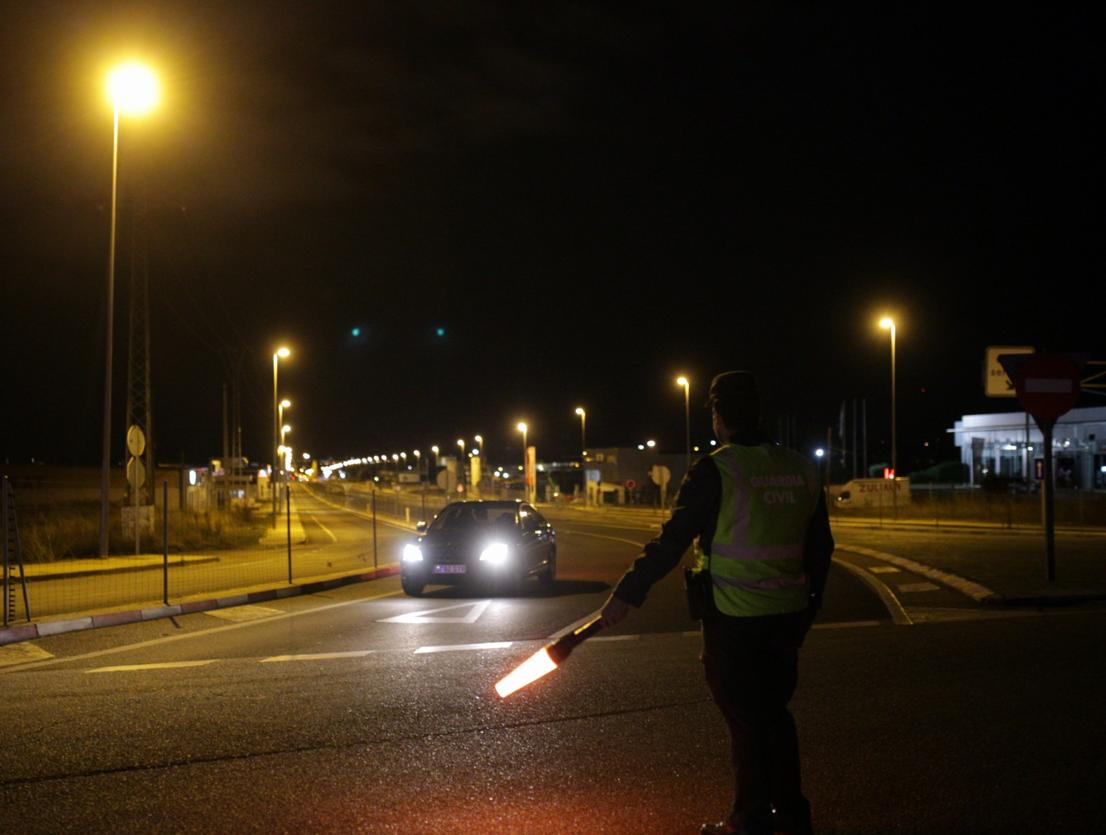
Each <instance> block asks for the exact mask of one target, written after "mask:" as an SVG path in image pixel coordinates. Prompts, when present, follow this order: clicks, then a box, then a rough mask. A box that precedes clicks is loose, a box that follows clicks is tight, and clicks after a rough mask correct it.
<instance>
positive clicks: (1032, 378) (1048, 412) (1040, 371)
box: [1014, 354, 1081, 420]
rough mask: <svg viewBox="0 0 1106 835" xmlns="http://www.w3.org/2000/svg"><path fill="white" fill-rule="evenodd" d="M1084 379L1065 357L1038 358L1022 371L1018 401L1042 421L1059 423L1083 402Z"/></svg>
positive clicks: (1042, 356) (1018, 385)
mask: <svg viewBox="0 0 1106 835" xmlns="http://www.w3.org/2000/svg"><path fill="white" fill-rule="evenodd" d="M1080 379H1081V375H1080V373H1079V367H1078V366H1077V365H1076V364H1075V362H1074V361H1073V360H1072V359H1071V357H1068V356H1066V355H1064V354H1036V355H1035V356H1034V357H1033V358H1032V359H1028V360H1026V361H1025V363H1024V364H1023V365H1022V366H1021V368H1020V369H1019V370H1018V376H1017V379H1015V380H1014V389H1015V391H1017V394H1018V400H1019V401H1020V402H1021V404H1022V406H1024V407H1025V410H1026V411H1027V412H1029V414H1031V415H1033V417H1035V418H1037V419H1038V420H1056V418H1058V417H1060V415H1062V414H1065V413H1066V412H1067V411H1069V410H1070V409H1071V408H1072V407H1073V406H1074V405H1075V404H1076V403H1077V402H1078V401H1079V383H1080Z"/></svg>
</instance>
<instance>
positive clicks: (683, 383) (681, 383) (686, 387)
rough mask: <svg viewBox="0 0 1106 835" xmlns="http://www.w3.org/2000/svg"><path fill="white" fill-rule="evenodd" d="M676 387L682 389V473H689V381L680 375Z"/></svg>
mask: <svg viewBox="0 0 1106 835" xmlns="http://www.w3.org/2000/svg"><path fill="white" fill-rule="evenodd" d="M676 385H678V386H683V387H684V450H685V453H686V454H685V461H684V472H685V473H689V472H691V381H690V380H688V379H687V377H684V376H683V375H680V376H679V377H677V378H676Z"/></svg>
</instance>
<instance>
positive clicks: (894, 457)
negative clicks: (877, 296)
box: [879, 316, 899, 496]
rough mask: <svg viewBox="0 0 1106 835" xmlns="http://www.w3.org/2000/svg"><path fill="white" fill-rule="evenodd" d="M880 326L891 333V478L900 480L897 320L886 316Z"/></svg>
mask: <svg viewBox="0 0 1106 835" xmlns="http://www.w3.org/2000/svg"><path fill="white" fill-rule="evenodd" d="M879 326H880V327H881V328H883V329H884V330H889V331H891V477H892V478H898V475H899V460H898V438H897V437H896V434H895V428H896V426H895V425H896V421H895V320H894V319H892V318H891V317H890V316H884V317H883V318H882V319H880V320H879ZM891 495H892V496H894V495H897V494H896V491H894V490H892V491H891Z"/></svg>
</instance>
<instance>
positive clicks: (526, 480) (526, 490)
mask: <svg viewBox="0 0 1106 835" xmlns="http://www.w3.org/2000/svg"><path fill="white" fill-rule="evenodd" d="M526 428H527V427H526V424H525V423H523V422H522V421H521V420H520V421H519V422H518V423H517V424H515V429H517V430H518V431H519V432H521V433H522V484H523V490H522V492H523V494H524V495H525V496H526V500H527V501H530V474H529V473H528V472H527V471H526Z"/></svg>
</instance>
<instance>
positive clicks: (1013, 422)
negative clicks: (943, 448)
mask: <svg viewBox="0 0 1106 835" xmlns="http://www.w3.org/2000/svg"><path fill="white" fill-rule="evenodd" d="M949 431H950V432H952V433H953V436H954V439H955V443H956V446H958V447H959V448H960V460H961V461H963V462H964V464H966V465H967V467H968V472H969V473H970V479H971V483H972V484H979V483H980V482H981V481H982V480H983V479H984V478H986V477H987V476H1005V477H1007V478H1015V479H1024V480H1027V481H1031V480H1036V481H1039V480H1040V478H1041V474H1042V473H1043V472H1044V450H1043V448H1042V446H1041V444H1042V436H1041V430H1039V429H1038V428H1037V424H1036V423H1035V422H1034V420H1033V418H1032V417H1028V416H1027V415H1026V413H1025V412H1004V413H1000V414H989V415H964V417H962V418H961V419H960V420H958V421H956V425H955V426H954V427H953V428H952V429H950V430H949ZM1052 455H1053V466H1054V467H1055V472H1056V485H1057V486H1058V487H1076V488H1079V489H1082V490H1096V489H1097V490H1104V489H1106V407H1095V408H1089V409H1072V410H1071V411H1070V412H1068V413H1067V414H1066V415H1064V416H1063V417H1062V418H1060V419H1059V420H1058V421H1057V422H1056V426H1055V428H1054V429H1053V430H1052Z"/></svg>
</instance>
